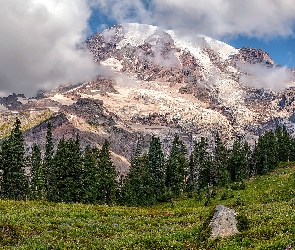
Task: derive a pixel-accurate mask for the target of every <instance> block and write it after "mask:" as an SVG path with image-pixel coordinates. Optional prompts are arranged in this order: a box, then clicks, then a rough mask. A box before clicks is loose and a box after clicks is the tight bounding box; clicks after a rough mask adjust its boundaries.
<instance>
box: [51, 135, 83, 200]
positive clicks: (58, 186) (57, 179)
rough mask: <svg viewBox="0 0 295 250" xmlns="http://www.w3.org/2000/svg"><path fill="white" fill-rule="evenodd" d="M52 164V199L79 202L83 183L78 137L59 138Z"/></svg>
mask: <svg viewBox="0 0 295 250" xmlns="http://www.w3.org/2000/svg"><path fill="white" fill-rule="evenodd" d="M52 166H53V168H52V169H53V173H52V177H53V178H52V185H51V189H52V201H63V202H80V201H81V196H82V187H83V183H82V179H81V177H82V175H81V174H82V155H81V151H80V142H79V139H78V138H77V139H76V140H72V139H70V140H68V141H66V140H64V139H61V140H60V142H59V144H58V146H57V150H56V154H55V155H54V158H53V162H52Z"/></svg>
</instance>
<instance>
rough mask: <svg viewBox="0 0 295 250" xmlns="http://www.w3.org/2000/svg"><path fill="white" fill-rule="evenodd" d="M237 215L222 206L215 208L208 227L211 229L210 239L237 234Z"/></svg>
mask: <svg viewBox="0 0 295 250" xmlns="http://www.w3.org/2000/svg"><path fill="white" fill-rule="evenodd" d="M237 214H238V213H237V212H236V211H235V210H233V209H230V208H227V207H225V206H223V205H218V206H216V208H215V213H214V216H213V218H212V219H211V222H210V224H209V226H210V227H211V228H212V232H211V238H213V239H215V238H218V237H221V238H226V237H229V236H232V235H234V234H236V233H238V232H239V231H238V228H237V220H236V217H235V216H236V215H237Z"/></svg>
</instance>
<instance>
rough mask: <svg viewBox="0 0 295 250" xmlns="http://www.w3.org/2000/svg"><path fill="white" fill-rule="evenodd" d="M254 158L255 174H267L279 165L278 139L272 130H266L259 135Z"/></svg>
mask: <svg viewBox="0 0 295 250" xmlns="http://www.w3.org/2000/svg"><path fill="white" fill-rule="evenodd" d="M253 158H254V159H253V166H254V169H253V172H254V173H255V174H259V175H260V174H266V173H268V172H269V171H271V170H273V169H275V168H276V167H277V166H278V163H279V158H278V152H277V139H276V136H275V135H274V134H273V132H272V131H266V132H265V133H264V134H263V135H261V136H259V138H258V142H257V144H256V146H255V149H254V152H253Z"/></svg>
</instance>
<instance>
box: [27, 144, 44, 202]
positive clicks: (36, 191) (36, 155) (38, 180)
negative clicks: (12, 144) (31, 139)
mask: <svg viewBox="0 0 295 250" xmlns="http://www.w3.org/2000/svg"><path fill="white" fill-rule="evenodd" d="M29 166H30V168H31V180H30V199H33V200H42V199H45V198H46V189H45V175H44V169H43V164H42V157H41V150H40V148H39V146H38V145H37V144H34V145H33V146H32V150H31V154H30V156H29Z"/></svg>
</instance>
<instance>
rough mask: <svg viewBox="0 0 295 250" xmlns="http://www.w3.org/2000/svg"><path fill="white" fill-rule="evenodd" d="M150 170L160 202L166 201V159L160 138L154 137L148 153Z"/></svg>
mask: <svg viewBox="0 0 295 250" xmlns="http://www.w3.org/2000/svg"><path fill="white" fill-rule="evenodd" d="M147 164H148V170H149V172H150V174H151V177H152V179H153V189H154V192H155V195H156V198H157V200H158V201H164V200H166V199H167V198H168V197H167V189H166V186H165V179H166V176H165V159H164V154H163V151H162V148H161V142H160V139H159V138H158V137H155V136H152V139H151V142H150V146H149V151H148V163H147Z"/></svg>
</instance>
